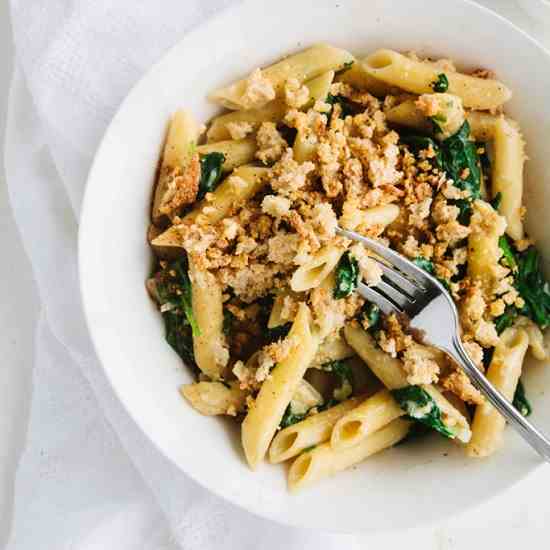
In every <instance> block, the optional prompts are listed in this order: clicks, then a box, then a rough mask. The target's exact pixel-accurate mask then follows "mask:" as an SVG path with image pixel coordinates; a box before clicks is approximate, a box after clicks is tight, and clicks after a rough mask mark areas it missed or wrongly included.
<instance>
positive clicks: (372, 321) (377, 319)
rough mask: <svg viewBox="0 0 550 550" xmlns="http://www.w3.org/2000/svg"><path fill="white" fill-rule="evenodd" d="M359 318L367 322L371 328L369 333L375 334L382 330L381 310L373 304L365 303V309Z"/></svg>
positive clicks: (363, 308) (362, 309)
mask: <svg viewBox="0 0 550 550" xmlns="http://www.w3.org/2000/svg"><path fill="white" fill-rule="evenodd" d="M359 318H360V319H361V320H365V321H367V323H368V326H369V328H368V329H367V330H368V331H369V332H375V331H376V330H378V329H379V328H380V324H381V323H382V315H381V312H380V308H379V307H378V306H377V305H376V304H373V303H372V302H365V303H364V304H363V307H362V308H361V311H360V313H359Z"/></svg>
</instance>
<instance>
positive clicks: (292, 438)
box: [269, 397, 361, 464]
mask: <svg viewBox="0 0 550 550" xmlns="http://www.w3.org/2000/svg"><path fill="white" fill-rule="evenodd" d="M359 403H361V398H360V397H352V398H351V399H347V400H346V401H343V402H342V403H340V404H339V405H335V406H334V407H331V408H330V409H327V410H326V411H323V412H320V413H317V414H313V415H311V416H308V417H307V418H306V419H305V420H302V421H301V422H297V423H296V424H293V425H292V426H289V427H288V428H285V429H284V430H281V431H280V432H279V433H278V434H277V435H276V436H275V437H274V438H273V441H272V443H271V446H270V447H269V461H270V462H271V463H272V464H277V463H278V462H283V461H285V460H288V459H289V458H293V457H295V456H296V455H298V454H300V453H301V452H302V451H303V450H304V449H308V448H309V447H311V446H313V445H319V444H320V443H324V442H325V441H327V440H328V439H329V438H330V433H331V431H332V428H333V427H334V424H335V423H336V422H337V421H338V419H339V418H341V417H342V416H344V415H345V414H346V413H348V412H349V411H351V410H352V409H354V408H355V407H357V405H359Z"/></svg>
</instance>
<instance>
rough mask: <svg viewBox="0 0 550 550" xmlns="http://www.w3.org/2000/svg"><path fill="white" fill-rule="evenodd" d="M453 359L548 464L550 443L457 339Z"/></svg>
mask: <svg viewBox="0 0 550 550" xmlns="http://www.w3.org/2000/svg"><path fill="white" fill-rule="evenodd" d="M448 351H449V353H450V354H451V356H452V357H453V359H455V360H456V361H457V362H458V363H459V364H460V365H462V367H463V368H464V371H465V372H466V374H467V375H468V377H469V378H470V380H471V381H472V384H473V385H474V386H476V387H477V388H478V389H479V390H480V391H481V392H482V393H483V394H484V395H485V396H486V397H487V398H488V399H489V401H490V402H491V404H492V405H493V406H494V407H495V408H496V409H497V410H498V412H499V413H500V414H502V416H504V418H505V419H506V420H507V421H508V422H509V423H510V425H511V426H512V427H513V428H514V429H515V430H516V432H518V433H519V435H521V437H523V439H524V440H525V441H526V442H527V443H528V444H529V445H531V447H533V449H535V451H537V453H538V454H539V455H540V456H541V457H542V458H543V459H544V460H546V461H547V462H550V441H549V440H548V439H547V438H546V437H545V436H544V435H543V434H542V433H541V432H540V431H539V430H538V429H537V428H535V426H533V424H531V422H529V421H528V420H527V419H526V418H525V417H524V416H523V415H522V414H521V413H520V412H519V411H518V410H517V409H516V408H515V407H514V406H513V405H512V403H510V401H508V399H506V397H504V395H502V393H501V392H500V391H498V390H497V389H496V388H495V387H494V386H493V384H491V382H489V380H488V379H487V378H486V377H485V375H484V374H483V373H482V372H481V371H480V370H479V369H478V368H477V367H476V365H475V363H474V362H473V361H472V360H471V359H470V357H469V356H468V354H467V352H466V350H465V349H464V347H463V346H462V343H461V342H460V341H459V340H458V339H455V340H454V341H453V349H452V350H448Z"/></svg>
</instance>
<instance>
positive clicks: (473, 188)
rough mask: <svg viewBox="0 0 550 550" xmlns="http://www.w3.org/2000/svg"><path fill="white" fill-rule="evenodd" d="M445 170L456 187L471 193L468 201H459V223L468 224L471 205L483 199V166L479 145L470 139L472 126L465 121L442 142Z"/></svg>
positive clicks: (457, 202)
mask: <svg viewBox="0 0 550 550" xmlns="http://www.w3.org/2000/svg"><path fill="white" fill-rule="evenodd" d="M441 153H442V158H443V169H444V170H445V172H446V173H447V176H448V177H449V178H451V179H452V180H453V183H454V185H455V186H456V187H458V188H459V189H461V190H463V191H469V192H470V195H469V197H468V198H467V199H458V200H457V201H456V202H455V204H456V205H457V206H458V207H459V208H460V215H459V221H460V222H461V223H463V224H468V223H469V221H470V216H471V210H472V208H471V203H472V202H473V201H474V200H476V199H479V198H480V197H481V165H480V160H479V155H478V152H477V145H476V143H475V142H474V141H472V140H471V139H470V124H469V123H468V121H467V120H466V121H464V124H463V125H462V126H461V127H460V130H458V132H457V133H456V134H454V135H452V136H451V137H449V138H447V139H445V140H443V141H442V142H441Z"/></svg>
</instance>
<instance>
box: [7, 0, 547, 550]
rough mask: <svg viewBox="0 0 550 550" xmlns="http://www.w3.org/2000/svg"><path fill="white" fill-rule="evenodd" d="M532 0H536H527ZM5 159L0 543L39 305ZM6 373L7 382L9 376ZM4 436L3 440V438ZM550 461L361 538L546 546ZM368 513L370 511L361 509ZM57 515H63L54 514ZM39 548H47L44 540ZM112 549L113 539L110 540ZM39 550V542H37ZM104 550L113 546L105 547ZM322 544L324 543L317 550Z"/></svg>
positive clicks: (399, 543) (389, 546)
mask: <svg viewBox="0 0 550 550" xmlns="http://www.w3.org/2000/svg"><path fill="white" fill-rule="evenodd" d="M530 1H532V2H537V1H538V0H530ZM480 3H483V4H486V5H490V6H491V7H492V8H493V9H498V11H500V12H501V13H503V14H504V15H505V16H507V17H509V18H510V19H512V20H515V21H516V22H517V23H518V24H520V21H519V20H518V17H517V16H518V14H519V10H518V7H517V3H516V2H515V1H514V0H500V1H498V2H496V1H495V0H486V1H482V2H480ZM7 4H8V3H7V2H4V1H2V0H0V135H2V136H3V135H4V127H5V114H6V113H5V110H6V104H7V95H8V90H9V81H10V75H11V70H12V57H13V48H12V44H11V35H10V29H9V18H8V6H7ZM527 30H529V31H532V32H533V31H537V32H538V34H539V38H541V39H545V40H544V41H545V43H546V44H547V45H548V46H550V28H547V29H542V28H541V27H538V28H535V27H531V28H527ZM2 161H3V158H2V157H0V250H2V251H3V254H2V256H3V258H4V261H3V262H2V283H3V284H2V285H0V357H2V362H1V365H0V403H1V405H0V407H1V409H0V410H1V413H0V548H1V547H3V546H4V543H5V541H6V540H7V537H8V532H9V524H10V519H11V506H12V494H13V478H14V470H15V465H16V463H17V457H18V455H19V453H20V451H21V449H22V447H23V445H24V439H25V434H18V435H19V438H18V444H17V445H16V446H15V448H13V447H10V448H8V447H7V446H6V445H3V444H2V442H3V441H2V440H4V441H6V440H7V439H8V438H7V434H9V433H10V426H11V423H12V419H13V418H21V416H24V415H27V414H28V411H26V410H25V407H24V404H23V403H21V402H20V401H18V400H17V398H16V396H18V395H20V394H21V392H20V391H14V387H13V384H16V385H18V386H19V387H20V388H29V389H30V375H31V370H32V359H33V357H32V355H33V332H34V325H35V323H36V319H37V316H38V312H39V303H38V300H37V293H36V289H35V286H34V283H33V280H32V275H31V273H30V269H29V263H28V260H27V258H26V257H25V254H24V251H23V249H22V246H21V242H20V239H19V235H18V233H17V230H16V227H15V225H14V222H13V218H12V215H11V212H10V208H9V204H8V200H7V192H6V185H5V181H4V169H3V164H2ZM8 380H10V386H8V384H7V381H8ZM4 438H5V439H4ZM549 490H550V467H548V466H547V467H543V468H541V469H539V471H537V472H536V473H534V474H532V475H531V476H530V477H529V478H527V479H526V480H524V481H523V482H521V483H520V484H518V485H516V486H515V487H513V488H512V489H510V490H508V491H506V492H505V493H504V494H502V495H499V496H497V497H495V498H493V499H492V500H491V501H489V502H487V503H484V504H482V505H481V506H479V507H477V508H476V509H473V510H470V511H468V512H467V513H465V514H462V515H460V516H456V517H454V518H452V519H451V520H448V521H447V522H445V523H442V524H440V525H437V526H433V527H430V528H425V529H415V530H412V531H409V532H406V533H386V534H380V535H374V536H371V537H364V547H365V548H366V549H367V548H368V549H378V548H384V549H385V550H393V549H396V550H397V549H400V550H401V548H403V547H404V545H405V544H406V545H407V548H409V549H417V548H418V549H422V550H451V549H469V550H470V549H472V550H476V549H477V548H482V547H485V548H490V549H492V548H498V549H499V550H508V549H510V550H512V549H513V550H517V549H518V548H525V549H526V550H527V549H528V550H538V549H541V550H542V549H546V548H549V547H550V542H549V540H550V498H549V497H548V493H549ZM366 513H368V511H366ZM60 521H62V518H60ZM44 548H45V549H46V548H49V546H48V541H44ZM112 548H113V550H114V549H115V548H116V541H114V542H113V547H112ZM37 550H38V549H37ZM105 550H111V549H109V548H105ZM320 550H322V549H320Z"/></svg>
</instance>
